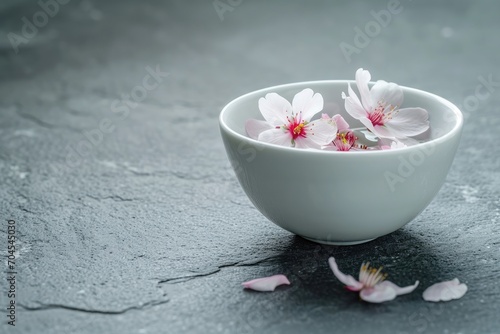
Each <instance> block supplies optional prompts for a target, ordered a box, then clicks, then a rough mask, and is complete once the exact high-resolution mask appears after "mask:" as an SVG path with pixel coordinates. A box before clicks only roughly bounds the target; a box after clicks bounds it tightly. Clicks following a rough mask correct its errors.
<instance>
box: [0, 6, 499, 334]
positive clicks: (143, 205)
mask: <svg viewBox="0 0 500 334" xmlns="http://www.w3.org/2000/svg"><path fill="white" fill-rule="evenodd" d="M222 1H223V2H225V1H224V0H222ZM225 3H227V2H225ZM231 3H232V4H233V5H234V6H233V7H231V8H232V10H231V11H226V12H225V13H223V15H222V20H221V17H219V16H218V14H217V12H216V10H215V9H214V5H213V2H212V1H189V2H188V1H180V0H179V1H141V2H140V3H139V2H135V1H124V0H120V1H119V0H115V1H90V0H88V1H87V0H84V1H80V0H73V1H71V2H69V3H68V4H65V5H60V8H59V9H58V12H57V13H55V14H54V16H53V17H49V18H48V20H47V24H45V25H43V26H42V27H40V28H38V31H37V33H36V34H35V36H34V37H32V38H27V39H26V43H23V44H22V45H20V46H19V50H18V52H17V53H16V52H14V50H13V48H12V44H11V42H10V41H9V39H8V37H7V36H8V34H9V33H11V32H13V33H16V34H18V35H20V36H22V31H21V30H22V27H23V24H24V23H23V21H22V18H23V17H26V18H27V19H28V20H29V21H31V22H32V20H33V15H34V14H36V13H37V12H39V11H41V10H42V9H41V7H40V6H39V5H38V4H37V3H36V2H35V1H22V2H14V1H8V2H5V4H3V5H2V7H0V8H1V12H0V36H1V40H0V184H1V188H0V209H1V210H0V212H1V217H0V220H1V224H2V225H1V228H0V251H1V252H2V256H4V255H7V220H8V219H13V220H15V221H16V227H17V237H18V241H17V246H18V248H19V251H18V253H16V256H17V258H16V270H17V286H16V289H17V295H16V303H17V321H16V326H15V327H12V326H9V325H8V324H7V323H6V319H7V317H6V315H7V314H6V313H5V311H6V310H5V309H6V306H7V302H8V299H7V291H6V290H7V284H6V278H5V275H6V272H7V268H6V267H4V268H3V271H2V273H3V274H2V278H1V282H2V283H0V287H1V296H0V301H1V310H2V313H0V315H1V316H2V318H3V319H2V323H1V325H0V326H1V327H0V328H1V332H2V333H36V334H39V333H139V334H144V333H303V332H311V333H331V332H347V333H368V332H374V331H375V332H391V333H420V332H422V333H423V332H426V333H497V332H498V331H499V329H498V328H499V325H500V319H499V317H498V315H499V314H500V304H499V303H498V300H499V298H500V288H499V286H498V277H499V276H500V266H499V261H500V227H499V223H500V196H499V195H500V160H499V159H500V148H499V145H498V143H499V142H500V132H499V131H498V128H499V126H500V118H499V112H500V108H499V105H500V94H499V90H500V85H499V84H498V82H499V81H500V72H499V69H498V55H499V53H500V48H499V45H500V44H499V37H498V36H499V35H498V31H499V29H500V21H498V11H499V10H500V4H499V3H497V2H494V1H476V2H469V1H423V0H422V1H410V0H407V1H405V0H401V7H400V8H402V9H403V10H402V11H401V12H400V13H398V14H395V15H391V17H390V23H388V25H387V26H386V27H381V29H380V32H379V33H378V34H376V36H374V37H372V38H370V41H369V43H368V45H366V46H364V47H363V48H359V50H358V51H359V52H358V53H354V54H352V56H351V61H350V62H349V61H348V60H347V59H346V57H344V55H343V54H342V52H341V49H340V47H339V44H340V43H341V42H345V43H349V44H351V45H355V44H354V43H355V42H354V38H355V34H356V33H355V30H354V28H355V27H360V28H361V29H364V27H365V25H366V24H367V23H368V22H370V21H372V20H374V18H373V16H372V14H370V12H371V11H372V10H373V11H375V12H378V11H380V10H384V9H387V8H388V3H389V2H388V1H368V0H366V1H359V2H345V3H344V2H343V3H340V2H337V3H334V2H333V1H314V2H312V1H311V2H306V1H301V2H298V1H285V0H282V1H272V2H267V1H250V0H243V1H242V2H241V3H240V4H238V2H237V1H233V2H231ZM11 36H12V35H11ZM358 67H364V68H367V69H370V70H371V72H372V74H373V76H374V78H375V79H385V80H389V81H394V82H397V83H399V84H401V85H405V86H411V87H416V88H420V89H424V90H427V91H431V92H434V93H436V94H438V95H442V96H444V97H445V98H447V99H449V100H451V101H452V102H455V103H456V104H458V105H460V106H462V107H463V110H464V112H465V116H466V121H465V127H464V133H463V138H462V142H461V145H460V147H459V150H458V153H457V156H456V159H455V162H454V164H453V166H452V169H451V171H450V173H449V176H448V179H447V182H446V184H445V185H444V187H443V188H442V190H441V191H440V193H439V194H438V196H437V197H436V198H435V200H434V201H433V202H432V203H431V205H430V206H429V207H428V208H427V209H426V210H425V211H424V212H423V213H422V214H421V215H420V216H419V217H418V218H416V219H415V220H414V221H413V222H412V223H410V224H408V225H407V226H405V227H404V228H402V229H401V230H399V231H397V232H394V233H392V234H390V235H387V236H385V237H382V238H379V239H377V240H375V241H373V242H370V243H367V244H364V245H360V246H352V247H333V246H321V245H317V244H314V243H311V242H308V241H305V240H303V239H301V238H300V237H296V236H293V235H291V234H290V233H288V232H286V231H284V230H281V229H280V228H278V227H277V226H274V225H273V224H271V223H269V222H268V221H267V220H266V219H265V218H264V217H263V216H261V215H260V214H259V213H258V212H257V211H256V210H255V209H254V208H253V207H252V205H251V204H250V202H249V200H248V199H247V198H246V197H245V195H244V193H243V191H242V190H241V188H240V187H239V185H238V183H237V181H236V179H235V177H234V174H233V173H232V171H231V170H230V167H229V164H228V162H227V158H226V156H225V152H224V148H223V146H222V141H221V139H220V136H219V130H218V124H217V116H218V113H219V111H220V109H221V108H222V107H223V106H224V104H226V103H227V102H228V101H230V100H231V99H233V98H235V97H237V96H239V95H241V94H244V93H246V92H249V91H252V90H255V89H258V88H262V87H267V86H271V85H276V84H282V83H288V82H295V81H305V80H318V79H350V78H353V75H354V72H355V70H356V69H357V68H358ZM148 68H149V69H153V70H154V69H156V68H159V69H160V71H162V72H168V76H164V77H160V78H159V79H160V81H161V82H160V84H159V85H158V87H156V88H154V89H150V90H147V91H145V90H142V91H141V89H140V88H137V87H139V86H141V85H143V80H144V78H145V77H146V76H147V75H148ZM479 77H482V78H485V79H487V80H488V77H490V78H491V80H492V81H494V82H495V83H496V84H495V85H493V86H492V87H490V89H491V92H489V93H490V94H489V95H488V96H487V97H485V96H482V98H480V99H477V98H476V99H475V98H474V96H475V94H476V87H477V86H478V85H479V84H481V81H480V79H478V78H479ZM148 80H149V79H148ZM148 83H149V84H152V83H153V81H148V82H147V84H148ZM141 92H143V93H144V92H145V93H146V94H145V95H146V96H144V98H142V97H141V101H140V103H137V104H134V101H130V100H129V101H128V103H129V106H127V107H125V106H126V102H125V100H127V99H130V97H128V98H127V97H126V95H130V94H132V93H134V94H140V93H141ZM480 92H481V93H483V95H485V92H488V91H487V90H484V89H482V90H481V91H480ZM475 102H477V104H475ZM103 120H108V121H103ZM102 122H105V123H106V122H107V123H106V124H104V125H103V124H102ZM102 130H108V131H107V132H103V131H102ZM89 138H90V139H89ZM78 152H80V153H78ZM367 223H369V222H367ZM331 255H334V256H335V257H336V258H337V259H338V262H339V265H340V267H341V269H342V270H343V271H345V272H349V273H352V274H354V273H355V272H356V271H357V270H358V267H359V264H360V263H361V262H362V261H364V260H371V261H372V262H374V263H375V264H378V265H384V266H385V268H386V271H387V272H388V273H389V274H390V277H391V279H392V280H393V281H394V282H397V283H399V284H401V285H405V284H411V283H412V282H413V281H414V280H416V279H419V280H420V282H421V285H420V286H419V287H418V289H417V290H416V291H415V292H414V293H412V294H410V295H407V296H402V297H400V298H398V299H396V300H394V301H392V302H389V303H385V304H382V305H370V304H367V303H364V302H361V301H360V300H359V299H358V297H357V296H356V294H353V293H349V292H348V291H345V290H344V289H343V287H342V284H341V283H340V282H338V281H337V280H336V278H335V277H333V275H332V274H331V272H330V270H329V268H328V265H327V259H328V257H329V256H331ZM275 273H284V274H287V275H288V276H289V278H290V280H291V281H292V285H291V286H289V287H280V288H278V290H277V291H276V292H274V293H253V292H249V291H243V290H242V288H241V286H240V283H241V282H243V281H245V280H248V279H251V278H255V277H261V276H265V275H271V274H275ZM454 277H458V278H460V280H461V281H463V282H465V283H467V284H468V286H469V292H468V293H467V294H466V295H465V296H464V297H463V298H462V299H460V300H457V301H452V302H449V303H442V304H433V303H425V302H424V301H423V300H422V299H421V294H422V292H423V290H424V288H425V287H427V286H429V285H430V284H432V283H434V282H436V281H440V280H446V279H452V278H454Z"/></svg>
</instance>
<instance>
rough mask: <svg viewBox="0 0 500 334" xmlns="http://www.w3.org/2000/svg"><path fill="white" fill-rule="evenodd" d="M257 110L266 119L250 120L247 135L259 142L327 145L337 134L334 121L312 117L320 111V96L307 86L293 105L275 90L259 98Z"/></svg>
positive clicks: (300, 146) (297, 145)
mask: <svg viewBox="0 0 500 334" xmlns="http://www.w3.org/2000/svg"><path fill="white" fill-rule="evenodd" d="M259 110H260V112H261V114H262V116H263V117H264V119H265V121H262V120H255V119H249V120H247V121H246V123H245V130H246V132H247V134H248V135H249V136H250V137H251V138H253V139H257V140H260V141H264V142H267V143H270V144H276V145H281V146H289V147H297V148H317V149H320V148H321V147H322V146H325V145H328V144H329V143H331V142H332V141H333V139H334V138H335V136H336V135H337V125H336V123H335V122H328V121H326V120H324V119H321V118H320V119H317V120H312V118H313V117H314V116H315V115H316V114H317V113H318V112H320V111H321V110H323V97H322V96H321V94H319V93H314V92H313V91H312V90H311V89H309V88H306V89H304V90H302V91H301V92H299V93H297V94H296V95H295V97H294V98H293V101H292V104H290V102H288V101H287V100H286V99H285V98H283V97H282V96H280V95H278V94H276V93H269V94H266V96H265V98H260V99H259Z"/></svg>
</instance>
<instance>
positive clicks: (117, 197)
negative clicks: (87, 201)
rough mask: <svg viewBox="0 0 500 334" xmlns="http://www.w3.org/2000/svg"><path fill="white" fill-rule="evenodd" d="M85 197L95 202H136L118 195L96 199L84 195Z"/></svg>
mask: <svg viewBox="0 0 500 334" xmlns="http://www.w3.org/2000/svg"><path fill="white" fill-rule="evenodd" d="M85 196H87V197H89V198H92V199H94V200H96V201H103V200H107V199H111V200H113V201H116V202H132V201H135V200H138V198H125V197H121V196H120V195H110V196H106V197H97V196H92V195H85Z"/></svg>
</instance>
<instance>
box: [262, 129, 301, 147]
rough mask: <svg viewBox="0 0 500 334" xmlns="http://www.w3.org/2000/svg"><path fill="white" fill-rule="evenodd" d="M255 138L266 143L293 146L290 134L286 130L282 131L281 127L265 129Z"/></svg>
mask: <svg viewBox="0 0 500 334" xmlns="http://www.w3.org/2000/svg"><path fill="white" fill-rule="evenodd" d="M257 139H258V140H260V141H264V142H266V143H270V144H275V145H280V146H288V147H290V146H293V145H292V136H291V135H290V133H289V132H288V131H283V129H271V130H266V131H264V132H261V133H260V135H259V137H258V138H257Z"/></svg>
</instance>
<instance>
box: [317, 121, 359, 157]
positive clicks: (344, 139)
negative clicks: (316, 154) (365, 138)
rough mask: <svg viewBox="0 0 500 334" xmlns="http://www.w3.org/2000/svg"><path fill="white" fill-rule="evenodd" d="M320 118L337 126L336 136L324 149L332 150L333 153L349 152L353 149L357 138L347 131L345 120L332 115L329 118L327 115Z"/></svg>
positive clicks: (347, 125) (347, 126)
mask: <svg viewBox="0 0 500 334" xmlns="http://www.w3.org/2000/svg"><path fill="white" fill-rule="evenodd" d="M321 118H322V119H324V120H326V121H328V122H334V123H335V124H336V125H337V135H336V137H335V138H334V139H333V141H332V142H331V143H330V144H328V145H326V146H324V147H323V148H324V149H327V150H334V151H349V150H350V149H351V148H353V146H354V144H355V142H356V140H357V139H358V137H356V136H355V135H354V133H353V132H352V131H351V130H350V129H349V124H348V123H347V122H346V120H345V119H344V118H343V117H342V116H341V115H339V114H337V115H334V116H333V117H332V118H330V117H329V116H328V115H327V114H323V115H321Z"/></svg>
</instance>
